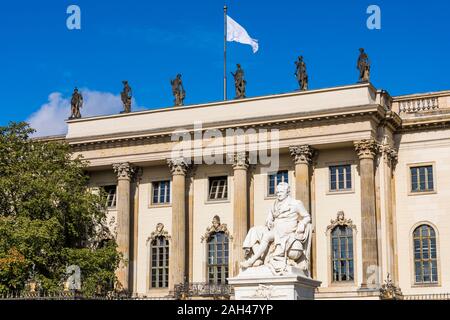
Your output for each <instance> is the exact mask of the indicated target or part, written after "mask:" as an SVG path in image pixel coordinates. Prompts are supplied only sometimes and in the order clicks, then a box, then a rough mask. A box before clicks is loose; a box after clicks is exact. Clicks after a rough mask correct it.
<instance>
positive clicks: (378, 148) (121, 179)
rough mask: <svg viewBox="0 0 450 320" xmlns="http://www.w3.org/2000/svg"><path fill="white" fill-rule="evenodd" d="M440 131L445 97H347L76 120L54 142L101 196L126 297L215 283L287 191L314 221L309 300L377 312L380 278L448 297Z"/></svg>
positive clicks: (317, 93)
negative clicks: (66, 148) (373, 304)
mask: <svg viewBox="0 0 450 320" xmlns="http://www.w3.org/2000/svg"><path fill="white" fill-rule="evenodd" d="M200 122H201V126H199V123H200ZM449 122H450V92H439V93H431V94H420V95H408V96H401V97H391V96H390V95H389V94H388V93H387V92H386V91H384V90H377V89H376V88H374V87H373V86H372V85H371V84H357V85H349V86H342V87H334V88H328V89H321V90H310V91H304V92H300V91H298V92H293V93H287V94H279V95H271V96H263V97H255V98H248V99H242V100H232V101H223V102H217V103H209V104H202V105H192V106H183V107H174V108H164V109H157V110H149V111H140V112H132V113H127V114H118V115H110V116H100V117H92V118H81V119H74V120H69V121H68V133H67V135H66V136H65V137H64V140H65V141H66V142H67V143H69V144H70V145H71V146H72V150H73V152H74V155H75V156H78V155H82V156H83V157H84V159H85V160H87V161H88V163H89V167H88V171H89V174H90V177H91V179H90V183H91V185H92V187H95V188H104V190H105V191H106V192H107V193H108V208H109V216H110V219H111V224H112V225H113V226H114V230H115V234H116V237H117V242H118V245H119V250H120V251H121V252H122V253H123V254H124V258H125V259H126V261H127V262H128V263H124V264H122V265H121V268H120V269H119V270H118V277H119V280H120V282H121V283H122V285H123V287H124V288H125V289H127V290H129V291H130V292H132V293H133V294H135V295H139V296H147V297H163V296H167V295H169V294H170V293H171V292H173V289H174V287H175V285H177V284H181V283H183V282H185V281H186V282H189V283H211V284H219V285H220V284H226V281H227V280H226V279H227V278H228V277H231V276H234V275H237V273H238V272H239V262H240V261H242V260H243V257H244V251H243V250H242V243H243V241H244V238H245V236H246V234H247V231H248V229H249V228H250V227H251V226H254V225H263V224H264V223H265V219H266V216H267V212H268V209H269V208H270V206H271V205H272V204H273V201H274V199H275V186H276V184H277V183H279V182H282V181H284V182H288V183H289V184H290V186H291V192H292V194H293V195H294V196H295V197H296V198H297V199H298V200H301V201H302V202H303V203H304V205H305V208H307V210H308V211H309V212H310V213H311V216H312V223H313V227H314V231H313V238H312V253H311V269H312V276H313V278H314V279H317V280H319V281H321V282H322V285H321V287H320V288H319V289H318V292H317V294H316V298H317V299H379V298H380V295H381V291H382V290H381V291H380V289H381V287H382V285H383V284H384V283H385V281H386V280H387V279H391V281H392V284H393V285H394V286H395V287H396V288H400V289H401V291H402V293H403V295H404V296H405V297H408V296H425V295H430V294H444V293H450V271H449V270H450V245H449V243H450V201H449V199H450V184H449V178H450V125H449ZM227 130H234V132H239V134H237V135H235V136H234V137H232V138H231V139H228V138H226V137H225V136H226V132H227ZM239 130H240V131H239ZM263 131H265V132H268V135H267V137H269V138H268V141H269V142H268V143H262V144H259V143H257V141H258V139H259V136H258V135H259V133H260V132H263ZM208 132H209V133H208ZM210 132H213V134H210ZM221 134H223V135H222V136H221ZM174 136H177V137H180V136H183V137H184V138H188V139H187V141H190V142H189V143H190V144H189V146H190V150H189V151H190V153H189V156H186V154H184V153H179V155H180V156H177V157H174V150H177V148H179V146H180V141H181V140H177V139H174ZM227 139H228V140H227ZM224 145H226V146H227V148H223V147H221V146H224ZM262 151H264V152H262ZM204 154H208V155H210V156H211V155H214V158H215V159H216V160H217V159H223V162H222V163H220V161H216V162H211V161H209V160H210V159H209V160H208V159H205V158H202V155H204ZM264 154H265V155H266V157H265V158H266V159H265V160H267V158H269V159H271V160H272V161H275V160H276V161H275V162H276V166H273V167H271V165H269V164H268V163H267V161H263V158H264V157H263V156H262V155H264ZM255 155H256V156H255ZM268 155H270V156H268ZM271 164H273V163H271Z"/></svg>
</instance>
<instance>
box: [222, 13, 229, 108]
mask: <svg viewBox="0 0 450 320" xmlns="http://www.w3.org/2000/svg"><path fill="white" fill-rule="evenodd" d="M227 9H228V8H227V6H226V5H225V6H223V31H224V34H223V100H224V101H226V100H227Z"/></svg>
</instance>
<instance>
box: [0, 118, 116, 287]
mask: <svg viewBox="0 0 450 320" xmlns="http://www.w3.org/2000/svg"><path fill="white" fill-rule="evenodd" d="M33 132H34V130H33V129H31V128H30V127H29V126H28V124H26V123H11V124H10V125H8V126H6V127H0V294H1V293H2V292H5V291H8V290H23V289H24V288H25V286H26V284H27V282H28V281H29V280H34V281H37V282H38V283H39V284H40V287H41V288H42V289H44V290H47V291H56V290H61V288H62V282H63V279H64V277H65V276H66V275H65V272H66V268H67V267H68V266H70V265H78V266H80V268H81V275H82V291H83V292H84V293H85V294H87V295H91V294H93V293H95V292H96V291H98V290H99V289H101V290H102V291H105V290H108V289H110V288H111V286H113V285H114V284H115V283H116V281H117V279H116V277H115V274H114V271H115V270H116V268H117V267H118V264H119V261H120V255H119V254H118V252H117V245H116V243H115V241H114V240H111V239H112V238H113V237H112V236H111V234H110V232H109V229H108V227H107V225H106V202H105V198H104V196H105V195H104V194H103V193H102V192H93V190H91V189H89V187H88V181H89V177H88V176H87V175H86V172H85V169H86V163H85V162H84V161H83V160H82V159H81V158H79V157H78V158H74V157H73V155H72V153H71V151H70V147H69V146H68V145H67V144H66V143H63V142H60V141H59V142H48V141H40V140H36V139H31V138H30V135H31V134H32V133H33ZM107 239H110V240H109V241H105V240H107Z"/></svg>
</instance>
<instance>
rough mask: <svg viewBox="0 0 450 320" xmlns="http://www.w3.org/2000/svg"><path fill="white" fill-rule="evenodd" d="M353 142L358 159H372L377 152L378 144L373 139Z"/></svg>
mask: <svg viewBox="0 0 450 320" xmlns="http://www.w3.org/2000/svg"><path fill="white" fill-rule="evenodd" d="M353 144H354V146H355V151H356V153H357V154H358V157H359V159H373V158H374V157H375V155H377V154H378V151H379V145H378V143H377V142H376V141H375V140H374V139H364V140H360V141H355V142H354V143H353Z"/></svg>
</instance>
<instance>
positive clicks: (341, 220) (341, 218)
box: [327, 211, 356, 233]
mask: <svg viewBox="0 0 450 320" xmlns="http://www.w3.org/2000/svg"><path fill="white" fill-rule="evenodd" d="M338 226H339V227H343V226H346V227H350V228H352V230H354V231H356V225H354V224H353V221H352V219H346V218H345V213H344V211H339V212H338V213H337V217H336V219H331V221H330V225H329V226H328V227H327V233H328V232H331V231H332V230H333V229H334V228H336V227H338Z"/></svg>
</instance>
